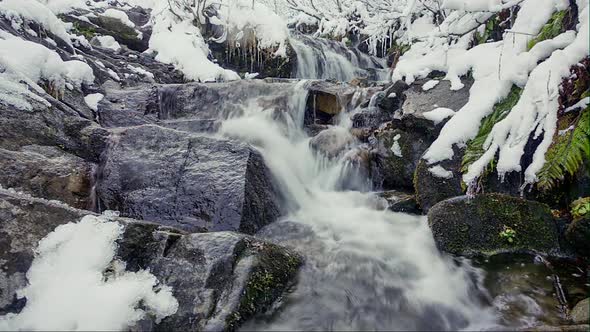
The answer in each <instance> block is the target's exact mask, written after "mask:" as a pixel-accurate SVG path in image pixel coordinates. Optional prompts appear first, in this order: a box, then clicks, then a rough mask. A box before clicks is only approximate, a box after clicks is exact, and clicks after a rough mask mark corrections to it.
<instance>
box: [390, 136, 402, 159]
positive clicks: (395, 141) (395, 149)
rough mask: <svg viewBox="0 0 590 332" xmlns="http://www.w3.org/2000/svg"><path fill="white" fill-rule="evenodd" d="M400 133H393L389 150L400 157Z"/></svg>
mask: <svg viewBox="0 0 590 332" xmlns="http://www.w3.org/2000/svg"><path fill="white" fill-rule="evenodd" d="M401 137H402V136H401V134H397V135H395V137H393V145H392V146H391V152H393V154H394V155H395V156H397V157H400V158H402V157H403V155H402V148H401V146H400V145H399V139H400V138H401Z"/></svg>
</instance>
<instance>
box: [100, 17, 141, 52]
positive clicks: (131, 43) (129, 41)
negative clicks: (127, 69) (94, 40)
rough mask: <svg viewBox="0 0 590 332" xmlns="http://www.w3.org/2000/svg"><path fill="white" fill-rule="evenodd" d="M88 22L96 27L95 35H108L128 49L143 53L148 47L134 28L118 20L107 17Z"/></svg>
mask: <svg viewBox="0 0 590 332" xmlns="http://www.w3.org/2000/svg"><path fill="white" fill-rule="evenodd" d="M89 20H90V21H91V22H92V23H94V24H96V26H97V27H94V28H93V31H95V33H100V34H103V35H110V36H112V37H113V38H115V40H116V41H117V42H119V43H121V44H123V45H125V46H127V47H129V49H132V50H135V51H138V52H143V51H145V50H147V49H148V47H149V45H148V40H146V38H143V39H142V38H140V36H139V34H138V33H137V31H136V30H135V29H134V28H131V27H129V26H127V25H125V24H124V23H123V22H121V20H119V19H116V18H113V17H108V16H97V17H91V18H89ZM144 37H147V36H144Z"/></svg>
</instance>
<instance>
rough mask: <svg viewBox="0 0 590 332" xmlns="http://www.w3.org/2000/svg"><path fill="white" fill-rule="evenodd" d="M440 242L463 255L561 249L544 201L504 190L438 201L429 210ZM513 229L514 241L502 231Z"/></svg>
mask: <svg viewBox="0 0 590 332" xmlns="http://www.w3.org/2000/svg"><path fill="white" fill-rule="evenodd" d="M428 222H429V225H430V227H431V229H432V232H433V235H434V238H435V241H436V243H437V246H438V247H439V248H440V249H441V250H443V251H446V252H450V253H453V254H462V255H478V254H483V255H492V254H496V253H500V252H521V251H524V252H542V253H550V252H552V251H554V250H557V249H558V241H557V228H556V226H555V223H554V221H553V217H552V214H551V210H550V209H549V207H548V206H547V205H545V204H542V203H539V202H535V201H528V200H524V199H520V198H517V197H512V196H507V195H502V194H484V195H479V196H476V197H475V198H473V199H471V200H470V199H468V198H467V197H461V198H457V199H451V200H447V201H444V202H441V203H439V204H437V205H435V206H434V207H433V208H432V209H431V210H430V212H429V214H428ZM506 229H511V230H513V231H514V233H515V235H514V237H513V241H506V239H505V237H503V236H502V232H503V231H505V230H506Z"/></svg>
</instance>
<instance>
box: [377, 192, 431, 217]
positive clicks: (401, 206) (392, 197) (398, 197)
mask: <svg viewBox="0 0 590 332" xmlns="http://www.w3.org/2000/svg"><path fill="white" fill-rule="evenodd" d="M377 195H378V196H379V197H382V198H383V199H385V200H386V202H387V208H388V209H389V210H391V211H393V212H403V213H411V214H421V213H422V210H420V207H419V206H418V204H417V203H416V196H414V195H412V194H410V193H405V192H402V191H396V190H390V191H384V192H380V193H378V194H377Z"/></svg>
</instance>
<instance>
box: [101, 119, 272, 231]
mask: <svg viewBox="0 0 590 332" xmlns="http://www.w3.org/2000/svg"><path fill="white" fill-rule="evenodd" d="M97 196H98V199H99V204H100V207H101V208H103V209H109V210H117V211H120V212H121V213H122V215H123V216H126V217H130V218H135V219H142V220H157V221H158V222H161V223H163V224H166V225H169V226H175V227H178V228H181V229H185V230H188V231H222V230H225V231H240V232H244V233H248V234H253V233H254V232H256V231H257V230H258V229H259V228H260V227H262V226H264V225H267V224H269V223H271V222H273V221H274V220H275V219H276V218H277V217H278V216H279V215H280V209H279V201H280V197H279V196H280V195H279V193H278V191H277V190H275V187H274V185H273V181H272V179H271V175H270V172H269V170H268V169H267V167H266V166H265V164H264V161H263V159H262V156H261V155H260V153H258V152H257V151H256V150H254V149H253V148H252V147H250V146H248V145H247V144H244V143H240V142H237V141H227V140H221V139H215V138H209V137H203V136H196V135H192V134H190V133H187V132H181V131H177V130H173V129H168V128H163V127H159V126H155V125H143V126H138V127H131V128H126V129H121V130H119V131H117V132H116V134H115V137H113V138H112V142H111V144H110V147H109V150H108V152H107V153H105V155H104V156H103V160H102V161H101V166H100V171H99V174H98V184H97Z"/></svg>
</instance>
